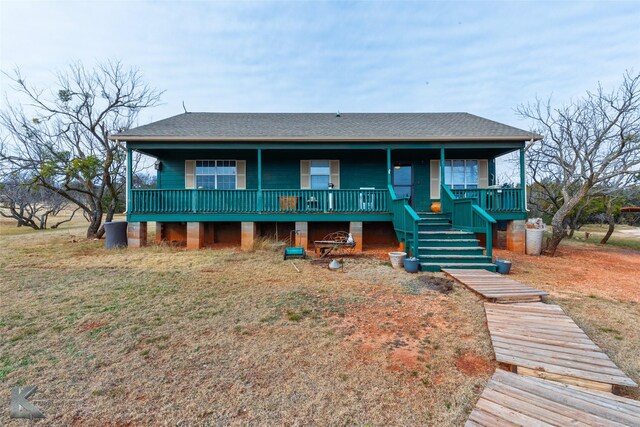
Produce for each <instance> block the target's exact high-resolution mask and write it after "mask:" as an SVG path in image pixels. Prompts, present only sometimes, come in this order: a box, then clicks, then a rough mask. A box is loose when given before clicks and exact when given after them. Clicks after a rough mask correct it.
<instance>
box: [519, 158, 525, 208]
mask: <svg viewBox="0 0 640 427" xmlns="http://www.w3.org/2000/svg"><path fill="white" fill-rule="evenodd" d="M525 181H526V178H525V170H524V148H521V149H520V190H521V191H520V197H521V198H522V199H521V202H522V209H523V210H526V209H527V183H526V182H525Z"/></svg>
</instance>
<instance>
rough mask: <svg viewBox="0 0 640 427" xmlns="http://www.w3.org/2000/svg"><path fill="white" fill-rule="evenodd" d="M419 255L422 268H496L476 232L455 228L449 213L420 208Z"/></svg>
mask: <svg viewBox="0 0 640 427" xmlns="http://www.w3.org/2000/svg"><path fill="white" fill-rule="evenodd" d="M417 214H418V216H419V217H420V220H419V222H418V255H417V258H419V259H420V265H421V267H422V271H440V270H441V269H443V268H446V269H460V268H462V269H483V270H488V271H496V265H495V264H493V263H492V260H491V257H489V256H486V255H485V254H484V249H485V248H483V247H482V246H480V245H479V241H478V240H477V239H476V237H475V234H474V233H472V232H468V231H459V230H454V229H453V228H452V226H451V221H450V219H449V218H450V217H449V215H447V214H439V213H433V212H417Z"/></svg>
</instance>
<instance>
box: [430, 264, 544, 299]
mask: <svg viewBox="0 0 640 427" xmlns="http://www.w3.org/2000/svg"><path fill="white" fill-rule="evenodd" d="M442 271H443V272H445V273H446V274H447V275H449V276H451V277H452V278H453V279H454V280H456V281H458V282H459V283H461V284H462V285H464V286H466V287H467V288H469V289H471V290H472V291H473V292H476V293H478V294H480V295H481V296H483V297H484V298H486V299H488V300H491V301H496V302H510V303H515V302H519V301H540V299H541V298H542V297H544V296H547V295H549V294H548V293H547V292H545V291H541V290H539V289H536V288H532V287H531V286H528V285H525V284H524V283H520V282H518V281H516V280H512V279H509V278H506V277H504V276H502V275H500V274H497V273H491V272H489V271H484V270H483V271H481V270H457V269H446V268H445V269H443V270H442Z"/></svg>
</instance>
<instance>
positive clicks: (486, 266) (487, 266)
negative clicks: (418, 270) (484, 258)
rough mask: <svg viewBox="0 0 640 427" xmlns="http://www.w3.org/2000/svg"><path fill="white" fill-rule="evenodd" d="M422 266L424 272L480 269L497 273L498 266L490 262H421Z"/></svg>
mask: <svg viewBox="0 0 640 427" xmlns="http://www.w3.org/2000/svg"><path fill="white" fill-rule="evenodd" d="M420 266H421V267H422V271H440V270H441V269H443V268H452V269H453V268H470V269H478V270H481V269H482V270H488V271H492V272H495V271H496V265H495V264H491V263H488V262H478V263H455V262H454V263H436V262H421V263H420Z"/></svg>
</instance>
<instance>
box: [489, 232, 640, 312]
mask: <svg viewBox="0 0 640 427" xmlns="http://www.w3.org/2000/svg"><path fill="white" fill-rule="evenodd" d="M496 256H498V257H505V258H507V259H510V260H512V261H513V267H512V269H511V272H512V276H513V278H514V279H516V280H522V281H523V282H525V283H528V284H531V285H532V286H536V287H540V288H541V289H544V290H546V291H549V292H551V293H552V295H553V294H555V295H556V296H562V294H563V293H570V294H574V295H575V294H579V295H581V296H585V297H587V296H589V295H595V296H598V297H605V298H612V299H617V300H623V301H634V302H637V303H640V280H637V277H638V275H640V252H638V251H634V250H629V249H620V248H615V247H610V246H596V245H591V244H580V243H574V242H566V243H564V242H563V243H562V244H561V246H560V248H559V249H558V251H557V252H556V256H555V257H547V256H529V255H521V254H514V253H512V252H507V251H504V250H496Z"/></svg>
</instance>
